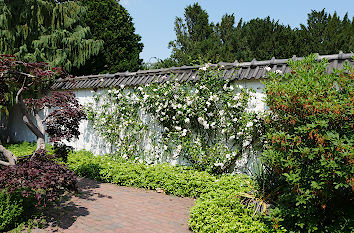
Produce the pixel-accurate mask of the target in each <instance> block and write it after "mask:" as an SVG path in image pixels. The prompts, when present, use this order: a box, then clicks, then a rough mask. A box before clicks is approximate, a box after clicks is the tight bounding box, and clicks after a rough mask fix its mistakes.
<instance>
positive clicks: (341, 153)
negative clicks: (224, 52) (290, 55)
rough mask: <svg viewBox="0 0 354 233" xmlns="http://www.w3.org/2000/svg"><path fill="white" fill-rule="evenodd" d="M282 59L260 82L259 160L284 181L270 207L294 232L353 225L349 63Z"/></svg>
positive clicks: (353, 124) (338, 229)
mask: <svg viewBox="0 0 354 233" xmlns="http://www.w3.org/2000/svg"><path fill="white" fill-rule="evenodd" d="M289 65H290V67H291V69H292V72H291V73H289V74H283V75H280V74H276V73H272V74H271V75H270V77H269V81H267V82H266V83H265V84H266V88H265V91H266V94H267V98H266V103H267V105H268V106H269V110H270V111H269V115H268V117H266V119H265V123H266V127H267V143H266V144H265V151H264V153H263V161H264V163H265V164H266V165H267V166H269V167H270V168H271V169H272V171H273V172H274V174H275V175H277V176H278V177H279V179H281V180H282V181H283V183H284V184H285V185H282V186H280V187H278V189H279V191H280V192H279V195H278V196H277V198H274V199H275V200H274V201H275V202H276V204H277V208H276V209H275V210H274V211H273V214H274V216H275V218H276V219H278V220H279V222H281V224H282V225H284V226H285V227H287V229H289V230H290V231H294V232H352V231H353V230H354V228H353V220H354V215H353V210H354V205H353V203H354V199H353V198H354V183H353V181H354V177H353V174H354V166H353V165H354V163H353V161H354V157H353V140H354V121H353V109H354V108H353V107H354V106H353V103H354V96H353V93H354V89H353V88H354V85H353V84H354V82H353V78H354V76H353V75H354V74H353V67H352V66H346V67H345V68H344V70H341V71H336V72H334V73H332V74H329V73H328V72H327V70H326V68H327V65H328V64H327V61H325V60H322V61H321V62H316V56H310V57H307V58H305V59H303V60H299V61H289Z"/></svg>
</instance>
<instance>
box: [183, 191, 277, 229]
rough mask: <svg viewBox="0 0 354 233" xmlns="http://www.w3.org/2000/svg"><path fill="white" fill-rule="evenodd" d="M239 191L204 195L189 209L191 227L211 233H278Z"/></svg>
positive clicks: (214, 192)
mask: <svg viewBox="0 0 354 233" xmlns="http://www.w3.org/2000/svg"><path fill="white" fill-rule="evenodd" d="M248 189H249V188H248ZM244 190H247V189H244ZM237 194H238V190H237V189H236V190H235V189H225V190H214V191H211V192H208V193H207V194H204V195H202V196H201V197H200V198H199V199H198V200H197V201H196V204H195V206H194V207H192V209H191V212H190V220H189V226H190V227H191V229H192V230H193V231H194V232H208V233H209V232H276V230H275V229H273V227H271V226H269V224H267V223H265V222H264V219H263V217H262V216H258V215H257V214H255V213H254V210H253V208H246V207H245V206H244V205H243V204H242V203H241V199H240V198H239V197H238V196H237ZM278 232H281V230H280V229H279V230H278Z"/></svg>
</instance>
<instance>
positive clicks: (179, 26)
mask: <svg viewBox="0 0 354 233" xmlns="http://www.w3.org/2000/svg"><path fill="white" fill-rule="evenodd" d="M213 28H214V25H213V24H211V23H209V15H208V13H207V12H206V11H205V10H203V9H202V8H201V6H200V5H199V4H198V3H195V4H193V5H189V6H187V7H186V9H185V13H184V20H183V19H182V18H180V17H177V18H176V21H175V32H176V37H177V39H176V40H175V41H171V42H170V43H169V48H172V55H171V57H172V58H173V59H175V60H176V61H177V62H178V64H179V65H180V64H184V65H190V64H193V63H195V62H198V61H200V60H201V62H207V61H216V60H218V59H217V58H218V56H219V53H218V42H219V41H218V40H217V36H216V34H215V33H214V29H213Z"/></svg>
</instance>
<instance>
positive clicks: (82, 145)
mask: <svg viewBox="0 0 354 233" xmlns="http://www.w3.org/2000/svg"><path fill="white" fill-rule="evenodd" d="M235 84H238V85H240V86H242V87H243V88H247V89H248V88H252V89H253V90H255V93H253V94H252V99H251V101H250V107H249V110H252V111H257V112H261V111H264V110H265V103H264V102H263V99H264V94H263V93H262V90H263V88H264V85H263V84H262V83H261V82H260V80H255V79H252V80H242V81H237V82H235ZM102 91H103V90H98V92H102ZM74 93H75V95H76V97H77V99H78V101H79V102H80V104H82V105H85V104H87V103H90V102H93V95H94V93H95V92H94V91H92V90H91V89H82V90H75V91H74ZM8 129H9V130H8V132H6V133H7V134H8V135H2V136H3V137H4V136H5V137H6V136H8V137H9V138H10V139H11V141H12V142H21V141H29V142H34V141H36V138H35V136H34V135H33V133H32V132H31V131H30V130H29V129H28V128H27V127H26V125H25V124H24V123H23V121H22V116H21V113H20V110H19V108H18V107H15V108H13V109H12V110H11V111H10V116H9V122H8ZM79 130H80V133H81V134H80V136H79V139H75V140H72V141H70V142H67V144H68V145H70V146H73V147H74V148H75V149H77V150H81V149H85V150H89V151H92V152H93V153H94V154H97V155H99V154H106V153H110V152H112V150H113V148H112V147H111V146H110V145H109V144H108V143H107V142H106V141H105V140H104V139H103V138H102V137H100V136H99V134H98V133H97V132H95V130H94V129H93V128H92V126H91V124H90V122H88V121H87V120H85V121H82V122H81V124H80V127H79ZM1 132H2V131H0V133H1ZM2 133H3V134H4V132H2ZM146 147H147V148H148V147H149V145H148V143H147V145H146ZM256 156H257V152H252V151H251V152H249V153H247V154H245V155H243V156H242V158H240V159H239V160H238V161H237V163H236V168H237V170H239V171H243V170H245V169H247V168H248V167H249V166H250V163H252V162H253V161H254V159H255V157H256ZM169 162H171V163H173V164H176V163H183V162H184V161H183V159H182V160H181V159H179V160H178V161H173V160H171V161H169Z"/></svg>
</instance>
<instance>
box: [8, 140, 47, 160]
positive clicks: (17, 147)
mask: <svg viewBox="0 0 354 233" xmlns="http://www.w3.org/2000/svg"><path fill="white" fill-rule="evenodd" d="M3 146H4V147H5V148H7V149H8V150H9V151H11V152H12V153H13V154H14V155H15V156H16V157H21V156H24V155H31V154H33V152H34V151H35V150H36V147H37V143H35V142H33V143H30V142H26V141H24V142H22V143H12V144H4V145H3ZM46 148H47V150H48V151H49V153H50V154H53V150H52V146H51V145H46Z"/></svg>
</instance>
